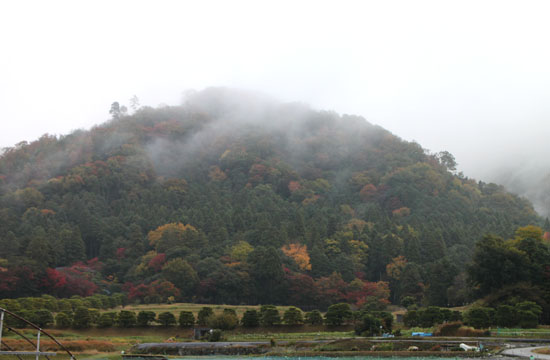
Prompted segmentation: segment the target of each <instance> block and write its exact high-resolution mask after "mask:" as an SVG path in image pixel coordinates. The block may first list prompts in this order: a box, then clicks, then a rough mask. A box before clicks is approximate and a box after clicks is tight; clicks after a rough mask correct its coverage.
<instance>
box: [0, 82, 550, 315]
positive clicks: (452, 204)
mask: <svg viewBox="0 0 550 360" xmlns="http://www.w3.org/2000/svg"><path fill="white" fill-rule="evenodd" d="M124 110H125V109H124V108H123V107H119V106H118V104H117V106H114V107H113V108H112V109H111V114H112V116H113V118H112V119H111V120H110V121H108V122H106V123H104V124H102V125H100V126H96V127H94V128H93V129H91V130H89V131H75V132H73V133H72V134H69V135H66V136H60V137H56V136H49V135H44V136H43V137H41V138H40V139H38V140H37V141H34V142H31V143H27V142H22V143H19V144H18V145H16V146H15V147H14V148H9V149H5V151H4V153H3V154H2V156H1V157H0V249H1V250H0V270H1V271H0V298H2V297H18V296H31V295H37V294H40V293H49V294H52V295H55V296H59V297H69V296H72V295H82V296H85V295H90V294H92V293H94V292H102V293H113V292H120V291H124V292H126V293H127V294H128V297H129V298H130V299H131V300H134V301H141V302H157V301H164V300H166V299H167V298H169V297H173V298H175V299H177V300H188V301H200V302H211V303H232V304H239V303H245V304H246V303H264V304H265V303H278V304H284V303H290V304H292V305H298V306H301V307H304V308H308V307H309V308H313V307H322V308H323V307H324V308H326V307H327V306H329V305H330V304H333V303H337V302H341V301H345V302H348V303H353V304H356V305H359V306H362V305H365V304H367V305H368V306H372V307H374V308H376V307H379V306H383V305H384V304H386V303H388V302H394V303H399V302H400V301H401V299H403V298H405V297H408V298H411V297H412V298H414V299H415V300H416V301H417V302H422V303H425V304H433V305H457V304H462V303H464V302H466V301H469V300H470V299H471V296H472V291H470V286H471V285H470V283H468V282H467V281H466V277H467V266H468V264H469V262H470V260H471V259H472V256H473V251H474V249H475V246H474V245H475V243H476V242H477V241H478V240H480V239H481V238H482V236H483V235H484V234H486V233H492V234H494V235H495V236H499V237H502V238H510V237H512V236H513V235H514V232H515V231H516V229H517V228H519V227H524V226H526V225H529V224H534V225H539V226H543V223H542V220H541V219H540V218H539V217H538V216H537V214H536V213H535V211H534V210H533V207H532V205H531V204H530V203H529V202H528V201H526V200H525V199H522V198H519V197H517V196H515V195H513V194H511V193H508V192H506V190H505V189H504V188H503V187H502V186H499V185H496V184H486V183H482V182H477V181H475V180H473V179H469V178H467V177H464V176H463V175H462V174H457V173H456V169H455V167H456V164H455V162H454V158H453V156H452V155H451V154H449V153H447V152H441V153H437V154H431V153H429V152H427V151H425V150H424V149H422V147H421V146H420V145H419V144H417V143H414V142H406V141H403V140H401V139H400V138H398V137H396V136H395V135H393V134H391V133H390V132H388V131H386V130H384V129H383V128H381V127H378V126H375V125H372V124H370V123H369V122H368V121H366V120H365V119H364V118H362V117H358V116H351V115H338V114H336V113H334V112H328V111H315V110H312V109H310V108H308V107H307V106H305V105H302V104H296V103H290V104H286V103H278V102H276V101H273V100H271V99H267V98H264V97H261V96H258V95H253V94H248V93H243V92H238V91H235V90H228V89H220V88H211V89H207V90H204V91H202V92H197V93H191V94H188V96H187V98H186V101H185V102H184V104H183V105H182V106H166V107H160V108H157V109H153V108H150V107H141V108H138V109H137V110H136V111H135V112H134V113H133V114H131V115H128V114H126V112H125V111H124ZM546 230H548V229H546ZM493 245H494V244H493ZM497 245H498V244H497ZM495 246H496V245H495ZM478 280H479V279H478ZM479 281H481V282H483V279H482V280H479ZM484 290H485V289H482V291H481V293H482V295H485V294H486V293H487V291H484Z"/></svg>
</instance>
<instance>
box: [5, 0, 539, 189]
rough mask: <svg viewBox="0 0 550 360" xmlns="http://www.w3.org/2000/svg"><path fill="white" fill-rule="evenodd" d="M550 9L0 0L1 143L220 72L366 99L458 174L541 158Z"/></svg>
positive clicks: (343, 109) (104, 113) (170, 97)
mask: <svg viewBox="0 0 550 360" xmlns="http://www.w3.org/2000/svg"><path fill="white" fill-rule="evenodd" d="M549 19H550V2H548V1H479V0H478V1H464V0H460V1H444V0H437V1H411V0H406V1H388V0H379V1H342V0H338V1H336V0H335V1H319V0H317V1H298V0H295V1H282V0H276V1H275V0H274V1H261V0H255V1H235V0H231V1H183V0H181V1H159V0H155V1H135V0H134V1H114V0H112V1H97V0H94V1H76V0H72V1H55V0H48V1H24V0H21V1H18V0H5V1H2V2H0V119H1V124H2V131H1V132H0V147H4V146H12V145H14V144H15V143H17V142H19V141H21V140H29V141H30V140H34V139H36V138H38V137H39V136H40V135H42V134H44V133H50V134H66V133H68V132H70V131H71V130H74V129H77V128H89V127H90V126H92V125H94V124H99V123H101V122H103V121H105V120H107V119H108V117H109V114H108V111H109V108H110V104H111V103H112V102H113V101H119V102H121V103H126V104H128V99H129V98H130V97H131V96H132V95H134V94H136V95H137V96H138V97H139V98H140V101H141V104H142V105H151V106H157V105H158V104H160V103H167V104H178V103H179V100H180V97H181V93H182V91H184V90H186V89H190V88H194V89H197V90H200V89H202V88H204V87H208V86H229V87H238V88H244V89H250V90H259V91H262V92H264V93H267V94H269V95H272V96H274V97H275V98H278V99H280V100H283V101H301V102H306V103H309V104H311V105H312V106H313V107H314V108H317V109H327V110H335V111H337V112H339V113H353V114H358V115H362V116H364V117H365V118H367V119H368V120H369V121H370V122H372V123H375V124H379V125H381V126H383V127H385V128H387V129H388V130H390V131H392V132H393V133H394V134H396V135H398V136H400V137H402V138H404V139H407V140H413V139H414V140H416V141H418V142H419V143H420V144H421V145H422V146H423V147H425V148H428V149H430V150H432V151H440V150H448V151H450V152H451V153H453V154H454V155H455V157H456V159H457V161H458V163H459V167H460V170H463V171H464V172H465V174H466V175H468V176H473V177H476V178H487V177H490V176H489V174H490V173H491V172H492V171H493V170H495V169H497V168H498V167H502V166H515V165H514V164H518V166H519V165H525V164H526V163H528V162H530V161H532V162H533V163H534V164H535V165H536V166H537V167H540V169H541V170H540V171H542V172H548V171H549V170H550V160H549V159H548V155H549V154H550V151H549V149H550V146H549V145H548V144H549V143H548V141H547V137H548V135H550V121H549V120H550V116H549V115H550V101H549V100H550V46H549V45H550V39H549V38H550V20H549ZM492 180H495V179H492ZM496 180H497V181H498V179H496Z"/></svg>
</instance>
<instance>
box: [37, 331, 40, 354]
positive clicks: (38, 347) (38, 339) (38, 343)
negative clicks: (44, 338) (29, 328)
mask: <svg viewBox="0 0 550 360" xmlns="http://www.w3.org/2000/svg"><path fill="white" fill-rule="evenodd" d="M39 353H40V329H39V330H38V335H37V336H36V360H38V358H40V355H39Z"/></svg>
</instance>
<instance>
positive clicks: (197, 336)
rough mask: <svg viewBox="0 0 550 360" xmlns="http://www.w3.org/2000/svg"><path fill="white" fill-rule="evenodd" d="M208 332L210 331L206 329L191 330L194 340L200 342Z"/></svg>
mask: <svg viewBox="0 0 550 360" xmlns="http://www.w3.org/2000/svg"><path fill="white" fill-rule="evenodd" d="M210 330H212V329H211V328H207V327H198V328H193V338H194V339H195V340H200V339H202V338H203V337H205V336H206V335H207V334H208V333H209V332H210Z"/></svg>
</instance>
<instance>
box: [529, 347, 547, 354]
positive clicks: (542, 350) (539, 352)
mask: <svg viewBox="0 0 550 360" xmlns="http://www.w3.org/2000/svg"><path fill="white" fill-rule="evenodd" d="M533 352H535V353H537V354H543V355H550V348H542V349H536V350H533Z"/></svg>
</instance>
